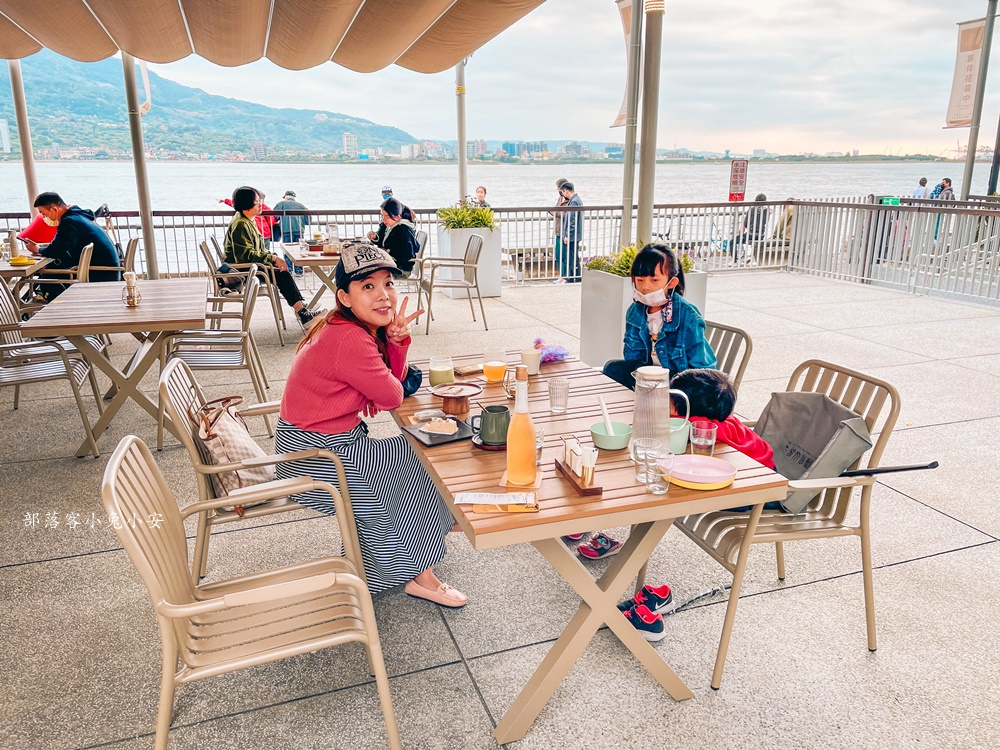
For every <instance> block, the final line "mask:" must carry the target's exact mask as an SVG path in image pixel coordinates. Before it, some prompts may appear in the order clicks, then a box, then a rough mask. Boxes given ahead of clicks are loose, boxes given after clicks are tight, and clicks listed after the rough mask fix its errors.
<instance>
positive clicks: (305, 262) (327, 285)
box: [281, 243, 340, 310]
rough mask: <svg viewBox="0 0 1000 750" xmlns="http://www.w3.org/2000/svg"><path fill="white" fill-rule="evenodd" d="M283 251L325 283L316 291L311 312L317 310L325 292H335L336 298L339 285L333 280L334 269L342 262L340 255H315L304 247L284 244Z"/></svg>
mask: <svg viewBox="0 0 1000 750" xmlns="http://www.w3.org/2000/svg"><path fill="white" fill-rule="evenodd" d="M281 250H282V252H284V254H285V255H287V256H288V257H289V258H291V259H292V260H293V261H295V265H297V266H306V267H308V268H309V269H310V270H312V272H313V273H314V274H316V277H317V278H318V279H319V280H320V281H321V282H323V286H321V287H320V288H319V289H317V290H316V294H314V295H313V298H312V299H311V300H309V304H308V305H307V307H308V308H309V309H310V310H315V309H317V308H316V304H317V303H318V302H319V298H320V297H322V296H323V292H325V291H326V290H327V289H329V290H330V291H331V292H333V296H334V298H336V296H337V285H336V283H335V282H334V279H333V269H334V268H336V266H337V264H338V263H339V262H340V255H323V253H313V252H310V251H309V249H308V248H307V247H305V246H304V245H299V244H297V243H289V244H285V243H282V245H281Z"/></svg>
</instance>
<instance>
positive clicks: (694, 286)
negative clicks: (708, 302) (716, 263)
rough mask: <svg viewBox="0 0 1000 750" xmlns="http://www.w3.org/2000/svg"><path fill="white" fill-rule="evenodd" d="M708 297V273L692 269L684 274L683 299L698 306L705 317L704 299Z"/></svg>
mask: <svg viewBox="0 0 1000 750" xmlns="http://www.w3.org/2000/svg"><path fill="white" fill-rule="evenodd" d="M707 297H708V273H707V272H706V271H692V272H691V273H686V274H684V299H686V300H687V301H688V302H690V303H691V304H692V305H694V306H695V307H697V308H698V312H700V313H701V316H702V317H705V299H706V298H707Z"/></svg>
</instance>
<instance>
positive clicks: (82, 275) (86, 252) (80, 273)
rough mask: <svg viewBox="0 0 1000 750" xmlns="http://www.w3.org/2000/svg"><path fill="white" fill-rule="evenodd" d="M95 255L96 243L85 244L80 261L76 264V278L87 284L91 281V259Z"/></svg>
mask: <svg viewBox="0 0 1000 750" xmlns="http://www.w3.org/2000/svg"><path fill="white" fill-rule="evenodd" d="M93 255H94V243H93V242H90V243H88V244H86V245H84V246H83V250H81V251H80V262H79V263H77V264H76V280H77V281H79V282H82V283H84V284H86V283H87V282H88V281H90V259H91V257H92V256H93Z"/></svg>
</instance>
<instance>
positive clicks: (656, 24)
mask: <svg viewBox="0 0 1000 750" xmlns="http://www.w3.org/2000/svg"><path fill="white" fill-rule="evenodd" d="M663 13H664V0H647V1H646V35H645V40H646V41H645V44H644V45H643V47H644V49H643V61H642V135H641V137H640V145H639V211H638V217H637V219H636V241H637V242H649V240H650V239H651V238H652V236H653V188H654V181H655V178H656V126H657V116H658V114H659V113H658V111H657V110H658V108H659V105H660V46H661V44H662V41H663Z"/></svg>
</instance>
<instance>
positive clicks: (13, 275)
mask: <svg viewBox="0 0 1000 750" xmlns="http://www.w3.org/2000/svg"><path fill="white" fill-rule="evenodd" d="M32 260H33V261H34V263H32V264H31V265H27V266H15V265H11V262H10V261H9V260H0V277H2V278H3V279H5V280H6V281H7V282H10V281H13V280H14V279H22V278H24V277H26V276H33V275H35V274H36V273H38V272H39V271H41V270H42V269H43V268H45V266H47V265H48V264H49V263H51V262H52V258H43V257H42V256H40V255H36V256H33V257H32Z"/></svg>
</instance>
